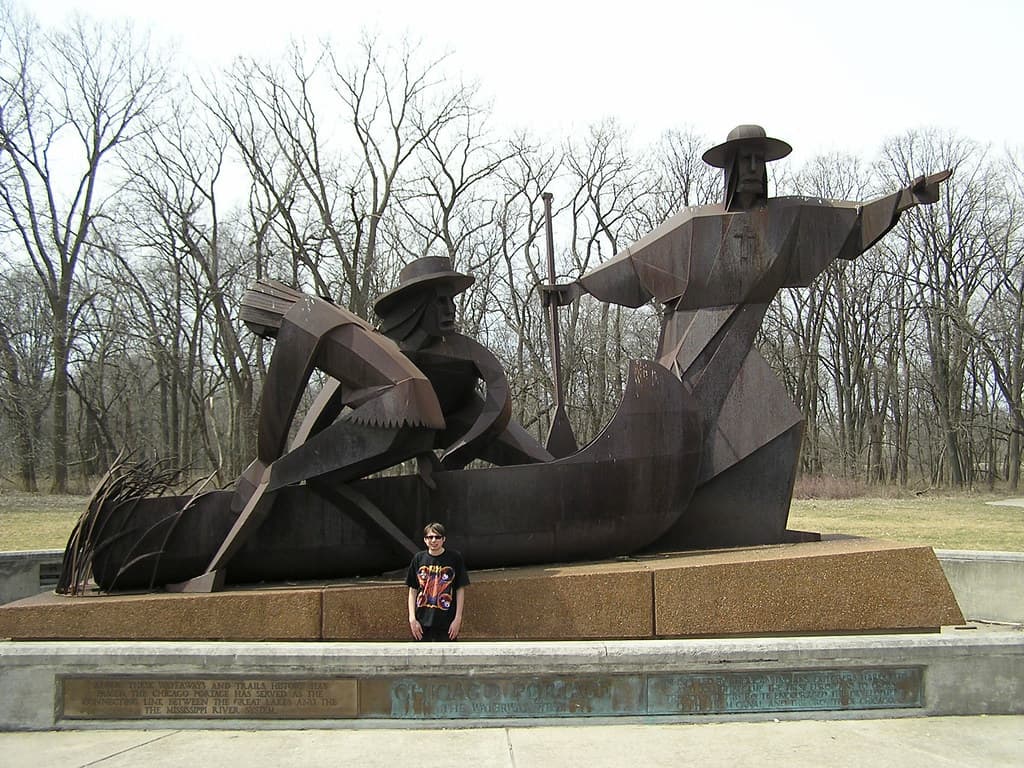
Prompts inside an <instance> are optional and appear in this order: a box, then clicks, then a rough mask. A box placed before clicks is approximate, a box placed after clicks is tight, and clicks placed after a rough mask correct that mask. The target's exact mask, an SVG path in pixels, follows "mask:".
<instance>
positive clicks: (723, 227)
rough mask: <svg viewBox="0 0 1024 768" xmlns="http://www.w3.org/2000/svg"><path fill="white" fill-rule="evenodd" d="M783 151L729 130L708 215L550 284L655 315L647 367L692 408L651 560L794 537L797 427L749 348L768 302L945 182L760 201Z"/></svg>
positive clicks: (696, 214) (564, 297)
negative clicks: (694, 439) (695, 459)
mask: <svg viewBox="0 0 1024 768" xmlns="http://www.w3.org/2000/svg"><path fill="white" fill-rule="evenodd" d="M790 151H791V147H790V146H789V144H787V143H786V142H784V141H780V140H779V139H774V138H770V137H768V136H767V135H766V133H765V131H764V129H763V128H762V127H761V126H758V125H740V126H737V127H736V128H734V129H733V130H732V131H731V132H730V133H729V135H728V137H727V139H726V141H725V142H724V143H722V144H719V145H717V146H715V147H712V148H711V149H709V150H708V151H707V152H705V153H704V156H703V157H704V161H705V162H707V163H708V164H710V165H712V166H715V167H718V168H722V169H723V170H724V173H725V200H724V202H723V203H722V204H720V205H708V206H699V207H694V208H686V209H684V210H683V211H681V212H680V213H678V214H676V215H675V216H673V217H672V218H670V219H669V220H667V221H666V222H665V223H664V224H662V225H661V226H660V227H658V228H657V229H655V230H654V231H652V232H651V233H650V234H648V235H646V236H645V237H643V238H641V239H640V240H638V241H637V242H636V243H633V244H632V245H630V246H629V247H627V248H626V249H625V250H624V251H622V252H621V253H619V254H617V255H615V256H614V257H613V258H612V259H610V260H609V261H607V262H606V263H604V264H602V265H601V266H599V267H597V268H596V269H594V270H593V271H592V272H590V273H589V274H587V275H584V276H583V277H582V278H580V279H579V280H578V281H576V282H574V283H570V284H567V285H562V286H547V287H546V289H545V290H546V296H547V297H548V300H549V301H550V300H552V299H554V300H555V301H557V302H558V303H560V304H564V303H568V302H569V301H572V300H573V299H575V298H576V297H577V296H579V295H580V294H581V293H589V294H591V295H593V296H594V297H596V298H598V299H600V300H602V301H607V302H611V303H615V304H621V305H624V306H628V307H639V306H641V305H642V304H644V303H646V302H648V301H650V300H652V299H653V300H655V301H657V302H658V303H660V304H661V305H662V307H663V311H664V314H663V322H662V329H661V338H660V340H659V344H658V362H659V363H661V365H663V366H664V367H665V368H667V369H669V370H670V371H672V372H673V373H674V374H675V375H676V376H677V377H678V378H679V380H680V381H681V382H682V384H683V387H684V388H685V389H686V390H687V392H689V393H691V394H692V396H693V398H694V399H695V401H696V402H697V403H698V404H699V405H698V407H699V410H700V414H701V419H702V422H703V424H704V437H705V439H704V450H703V454H702V457H701V468H700V475H699V479H698V487H697V489H696V491H695V493H694V497H693V499H692V500H691V501H690V502H689V504H688V507H687V509H686V513H685V514H682V515H680V517H679V519H678V520H677V522H676V524H675V525H674V526H673V527H672V529H671V530H670V531H668V532H667V533H666V534H665V535H664V536H663V537H661V538H660V539H658V541H656V542H654V543H653V544H652V545H651V548H652V549H662V550H665V549H680V548H695V547H716V546H735V545H744V544H766V543H776V542H783V541H787V540H799V539H800V538H802V536H801V534H799V533H798V532H787V530H786V521H787V518H788V515H789V504H790V499H791V496H792V490H793V482H794V479H795V477H796V469H797V459H798V456H799V450H800V439H801V436H802V432H803V418H802V416H801V414H800V411H799V410H798V409H797V408H796V406H795V405H793V403H792V402H791V400H790V399H789V396H788V395H787V394H786V391H785V389H784V387H783V386H782V383H781V382H780V381H779V380H778V379H777V378H776V377H775V375H774V374H773V373H772V371H771V369H770V368H769V367H768V364H767V363H766V362H765V360H764V358H762V357H761V355H760V353H759V352H758V351H757V348H756V347H755V346H754V337H755V335H756V333H757V331H758V329H759V328H760V326H761V321H762V319H763V318H764V315H765V311H766V310H767V308H768V305H769V302H771V300H772V299H773V298H774V297H775V295H776V293H777V292H778V291H779V290H780V289H781V288H783V287H803V286H808V285H809V284H810V283H811V281H812V280H813V279H814V278H815V277H817V276H818V275H819V274H820V273H821V272H822V271H823V270H824V269H825V268H826V267H827V266H828V265H829V264H831V263H832V262H833V261H834V260H835V259H853V258H856V257H857V256H859V255H860V254H861V253H863V252H864V251H865V250H867V249H868V248H870V247H871V246H872V245H874V244H875V243H876V242H878V240H880V239H881V238H882V237H883V236H884V235H885V234H886V233H887V232H888V231H889V230H890V229H892V228H893V227H894V226H895V225H896V222H897V221H898V219H899V217H900V214H901V213H902V212H903V211H905V210H907V209H908V208H911V207H913V206H915V205H918V204H931V203H934V202H935V201H936V200H938V195H939V184H940V183H941V182H942V181H944V180H945V179H946V178H948V177H949V175H950V172H949V171H943V172H941V173H937V174H934V175H932V176H927V177H924V176H922V177H920V178H918V179H916V180H915V181H914V182H913V183H911V184H910V185H909V186H908V187H906V188H905V189H902V190H900V191H898V192H895V193H893V194H890V195H886V196H884V197H880V198H878V199H876V200H871V201H869V202H866V203H860V202H850V201H837V200H822V199H819V198H810V197H775V198H769V197H768V181H767V173H766V163H768V162H770V161H773V160H778V159H780V158H783V157H785V156H786V155H788V154H789V153H790Z"/></svg>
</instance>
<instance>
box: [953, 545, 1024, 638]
mask: <svg viewBox="0 0 1024 768" xmlns="http://www.w3.org/2000/svg"><path fill="white" fill-rule="evenodd" d="M935 554H936V556H937V557H938V558H939V563H940V564H941V565H942V570H943V572H944V573H945V574H946V578H947V579H948V580H949V586H950V587H951V588H952V589H953V594H955V595H956V600H957V603H958V604H959V605H960V609H961V610H962V611H963V614H964V616H965V617H967V618H968V619H975V620H977V621H990V622H1004V623H1008V624H1024V553H1022V552H972V551H964V550H960V549H944V550H937V551H936V552H935Z"/></svg>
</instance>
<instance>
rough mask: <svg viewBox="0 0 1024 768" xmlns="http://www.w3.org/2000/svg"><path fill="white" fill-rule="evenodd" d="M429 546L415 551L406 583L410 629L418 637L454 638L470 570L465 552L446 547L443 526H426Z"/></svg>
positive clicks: (425, 638)
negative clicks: (463, 557)
mask: <svg viewBox="0 0 1024 768" xmlns="http://www.w3.org/2000/svg"><path fill="white" fill-rule="evenodd" d="M423 541H424V543H426V545H427V549H426V550H425V551H423V552H417V553H416V554H415V555H413V558H412V562H411V563H409V572H408V573H407V574H406V577H405V583H406V586H408V587H409V631H410V632H411V633H412V636H413V637H414V638H415V639H417V640H425V641H427V642H440V641H444V640H455V639H456V638H457V637H458V636H459V630H460V629H461V628H462V613H463V610H464V609H465V606H466V587H467V586H468V585H469V573H468V572H467V571H466V565H465V563H464V562H463V561H462V555H460V554H459V553H458V552H456V551H455V550H454V549H445V546H444V542H445V534H444V526H443V525H441V524H440V523H428V524H427V525H426V527H424V529H423Z"/></svg>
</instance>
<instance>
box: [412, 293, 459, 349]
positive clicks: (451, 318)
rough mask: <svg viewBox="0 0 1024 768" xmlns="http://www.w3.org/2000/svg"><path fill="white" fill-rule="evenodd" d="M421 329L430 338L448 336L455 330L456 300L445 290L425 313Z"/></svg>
mask: <svg viewBox="0 0 1024 768" xmlns="http://www.w3.org/2000/svg"><path fill="white" fill-rule="evenodd" d="M420 327H421V328H423V330H424V331H426V332H427V334H428V335H429V336H440V337H443V336H447V335H448V334H450V333H452V332H453V331H454V330H455V299H453V298H452V294H451V293H448V292H446V291H445V290H444V289H441V290H439V291H438V292H437V293H436V294H435V295H434V299H433V301H431V302H430V304H428V305H427V309H426V311H425V312H424V313H423V320H422V322H421V323H420Z"/></svg>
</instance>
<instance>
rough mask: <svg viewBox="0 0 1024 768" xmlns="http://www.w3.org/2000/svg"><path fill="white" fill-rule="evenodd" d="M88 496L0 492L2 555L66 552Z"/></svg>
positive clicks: (0, 550) (0, 542)
mask: <svg viewBox="0 0 1024 768" xmlns="http://www.w3.org/2000/svg"><path fill="white" fill-rule="evenodd" d="M88 500H89V497H88V496H51V495H47V494H40V493H21V492H18V491H3V492H0V552H10V551H12V550H19V549H64V545H65V544H67V543H68V536H70V535H71V529H72V528H74V527H75V523H76V522H78V516H79V515H81V514H82V511H83V510H84V509H85V505H86V502H87V501H88Z"/></svg>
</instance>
